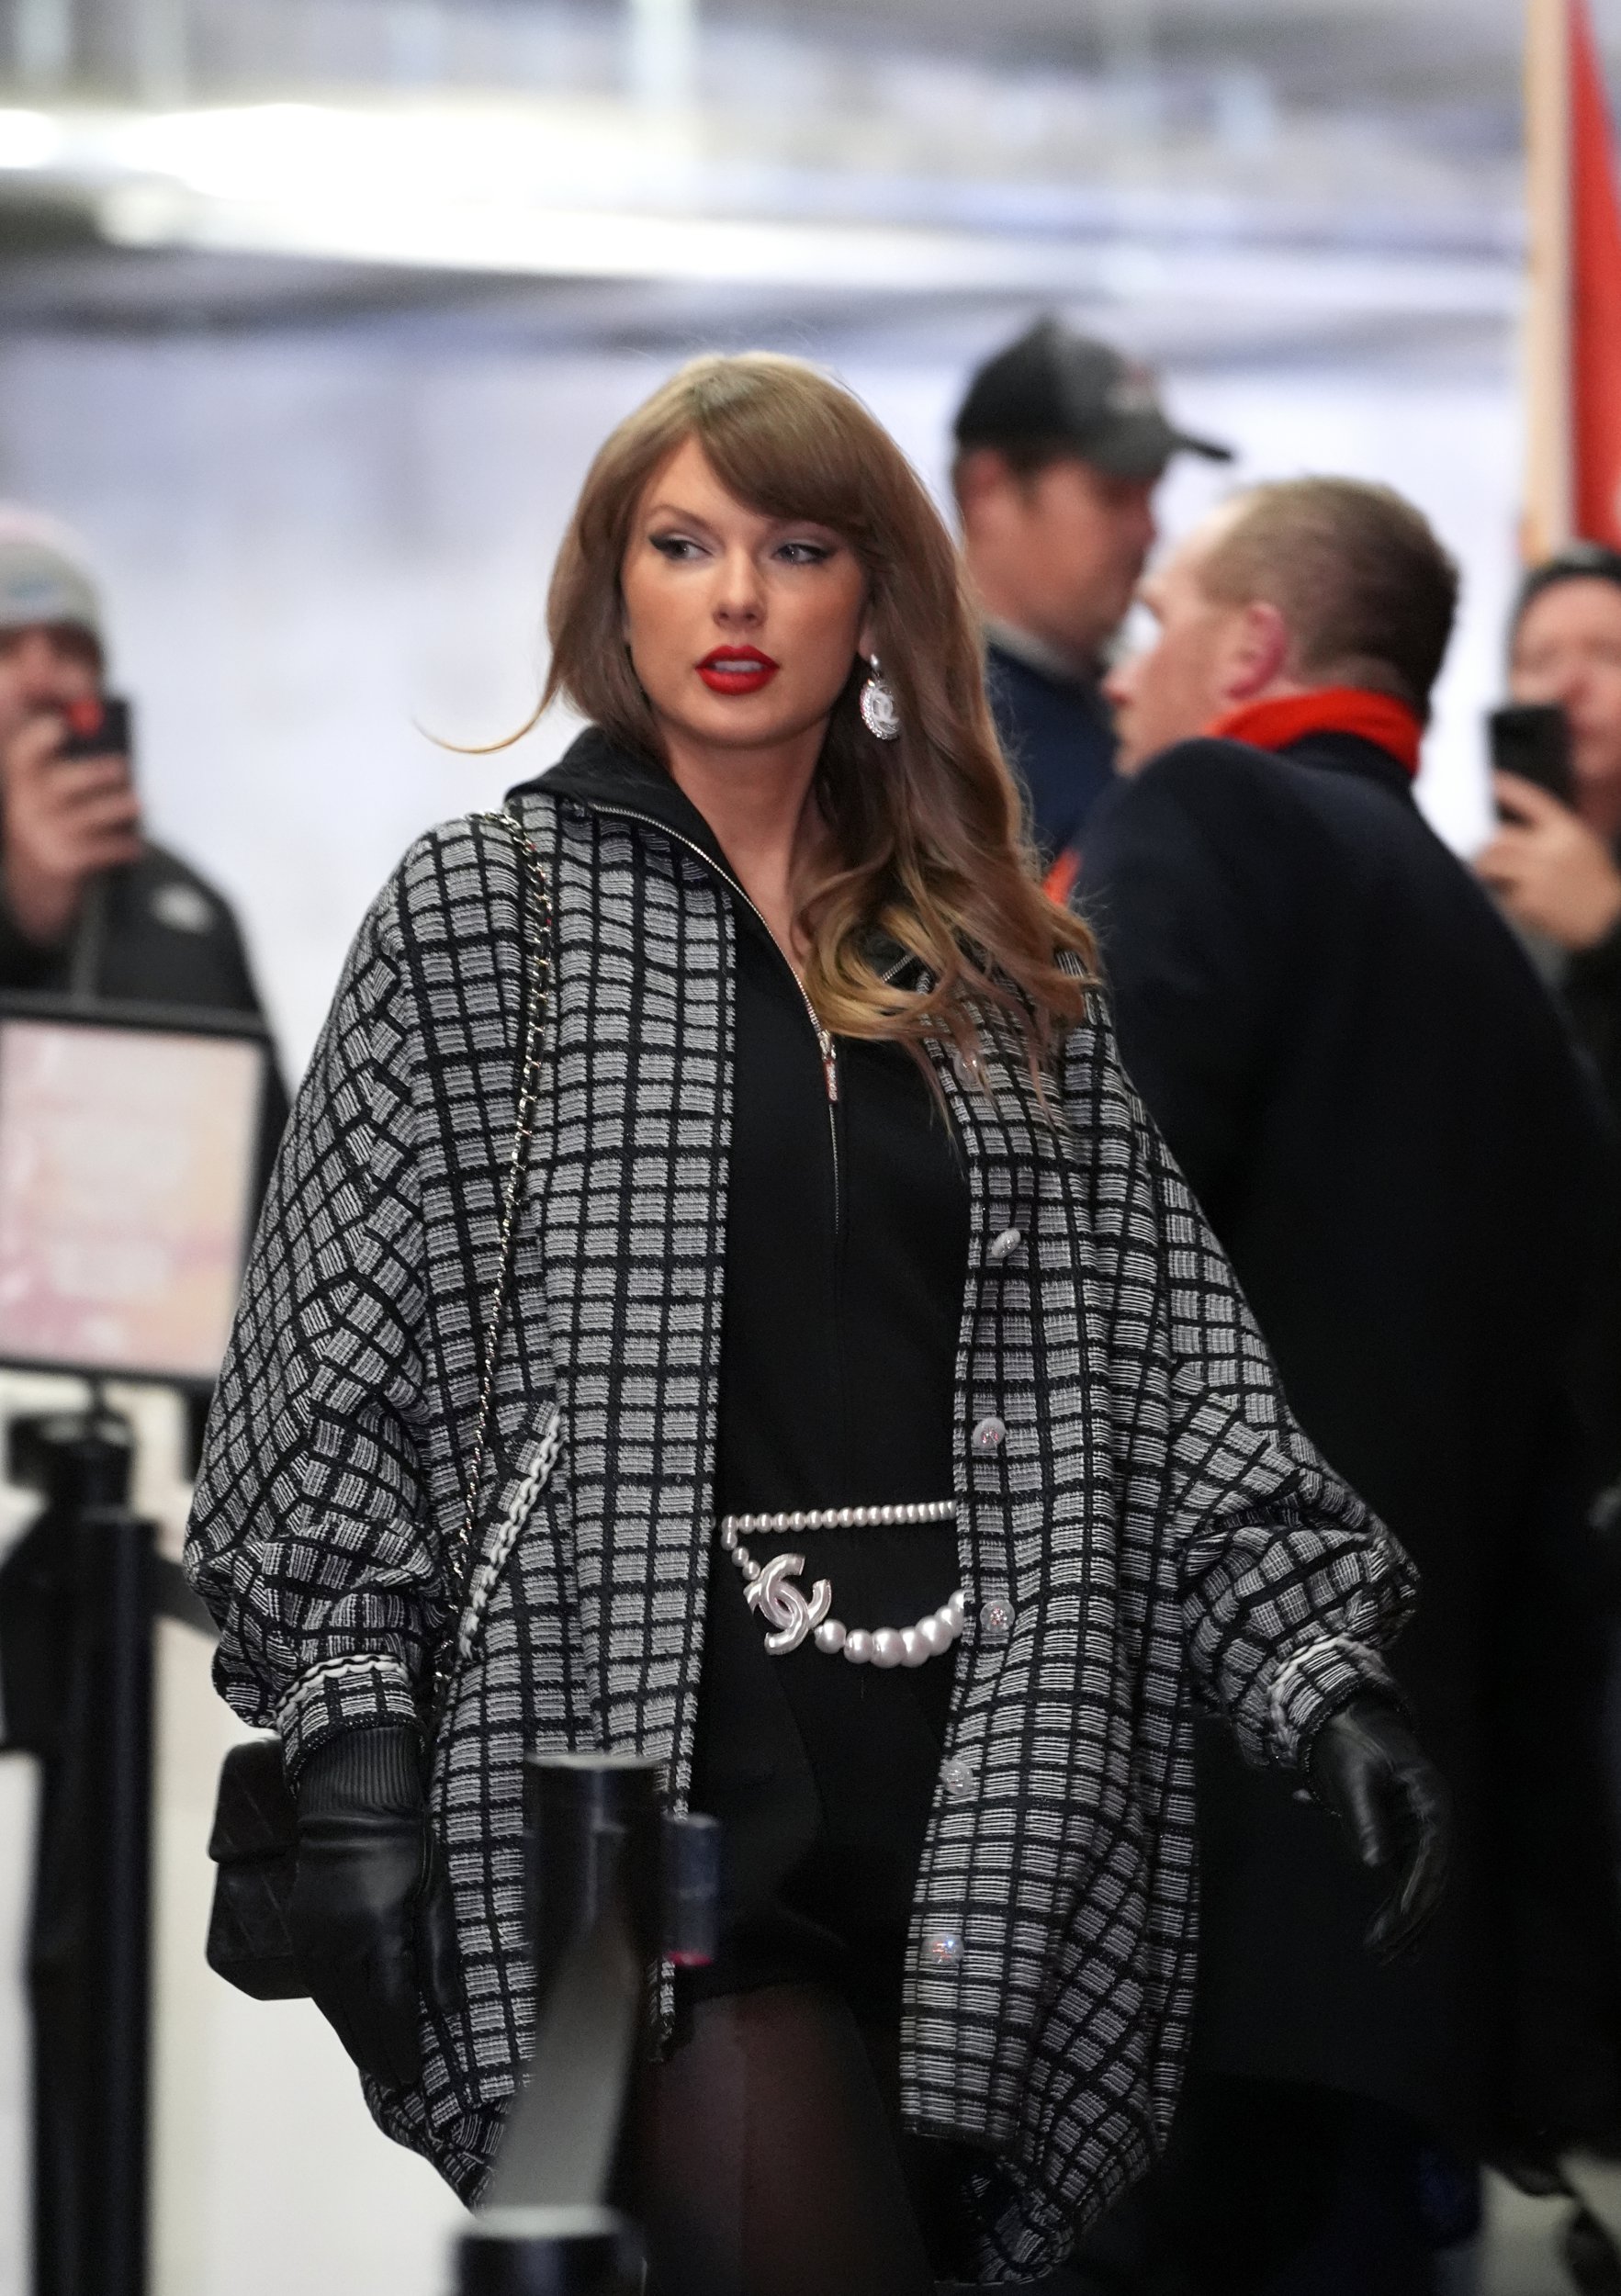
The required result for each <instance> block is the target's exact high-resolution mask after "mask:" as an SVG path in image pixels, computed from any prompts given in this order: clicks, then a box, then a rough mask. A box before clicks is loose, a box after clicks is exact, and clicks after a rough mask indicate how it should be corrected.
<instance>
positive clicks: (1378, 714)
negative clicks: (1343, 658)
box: [1205, 686, 1424, 775]
mask: <svg viewBox="0 0 1621 2296" xmlns="http://www.w3.org/2000/svg"><path fill="white" fill-rule="evenodd" d="M1205 731H1206V733H1208V734H1213V735H1214V736H1215V737H1217V738H1218V739H1219V740H1222V741H1247V742H1248V743H1249V744H1250V746H1251V748H1255V749H1287V748H1289V745H1290V743H1291V742H1296V741H1299V740H1300V739H1301V737H1303V736H1304V735H1306V734H1356V735H1359V736H1360V737H1361V738H1362V739H1363V740H1364V741H1371V742H1372V743H1373V744H1374V745H1375V747H1376V748H1380V749H1383V750H1384V751H1385V752H1386V753H1387V755H1389V756H1390V757H1392V758H1394V759H1395V760H1396V762H1397V764H1398V765H1400V766H1401V767H1402V768H1403V769H1404V770H1405V771H1407V772H1409V773H1411V774H1413V775H1416V774H1417V772H1418V751H1419V744H1420V743H1421V742H1422V741H1423V739H1424V726H1423V723H1422V721H1421V720H1420V719H1419V717H1418V716H1417V715H1416V714H1415V713H1414V712H1413V711H1412V710H1410V709H1409V708H1408V706H1407V704H1406V703H1405V702H1395V701H1392V700H1391V698H1390V695H1389V694H1388V693H1369V692H1367V691H1366V689H1365V688H1364V687H1362V686H1321V687H1319V689H1318V691H1317V692H1315V693H1289V694H1284V695H1281V696H1280V697H1279V698H1278V700H1277V701H1275V702H1244V703H1241V704H1240V705H1239V707H1238V708H1237V709H1235V710H1228V711H1227V712H1226V713H1225V714H1224V715H1222V716H1221V717H1218V718H1216V719H1214V720H1213V721H1212V723H1211V724H1210V725H1209V726H1206V727H1205Z"/></svg>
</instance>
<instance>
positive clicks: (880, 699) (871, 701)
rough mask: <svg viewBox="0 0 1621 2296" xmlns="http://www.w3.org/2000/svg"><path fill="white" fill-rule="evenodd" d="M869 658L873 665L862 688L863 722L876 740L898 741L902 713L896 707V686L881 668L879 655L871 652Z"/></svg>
mask: <svg viewBox="0 0 1621 2296" xmlns="http://www.w3.org/2000/svg"><path fill="white" fill-rule="evenodd" d="M868 659H869V660H870V661H871V663H872V670H871V671H870V673H869V675H868V678H867V682H866V684H865V685H864V686H863V687H862V688H861V723H862V725H863V726H865V727H866V729H867V731H868V732H869V733H870V734H871V735H872V738H873V740H874V741H898V740H899V739H900V737H901V714H900V711H899V710H898V709H897V708H896V707H895V688H894V687H893V686H892V685H891V684H890V682H889V680H888V679H887V678H886V677H885V676H884V672H883V670H880V669H879V667H878V657H877V655H876V654H871V655H869V656H868Z"/></svg>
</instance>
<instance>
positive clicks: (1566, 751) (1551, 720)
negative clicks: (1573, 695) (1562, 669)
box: [1486, 702, 1576, 805]
mask: <svg viewBox="0 0 1621 2296" xmlns="http://www.w3.org/2000/svg"><path fill="white" fill-rule="evenodd" d="M1486 723H1487V725H1488V726H1489V727H1490V729H1491V737H1492V771H1493V772H1494V773H1517V774H1518V775H1519V777H1520V779H1521V780H1522V781H1523V782H1536V784H1537V788H1538V789H1545V790H1546V791H1547V792H1548V795H1549V796H1550V797H1557V798H1558V799H1559V803H1560V805H1574V804H1575V802H1576V776H1575V774H1574V772H1573V771H1572V770H1571V766H1570V719H1569V718H1568V717H1567V716H1566V715H1565V713H1564V711H1563V710H1562V709H1560V707H1559V703H1557V702H1509V703H1504V705H1503V708H1502V709H1500V710H1493V711H1492V715H1491V716H1490V717H1489V718H1488V719H1487V721H1486Z"/></svg>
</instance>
